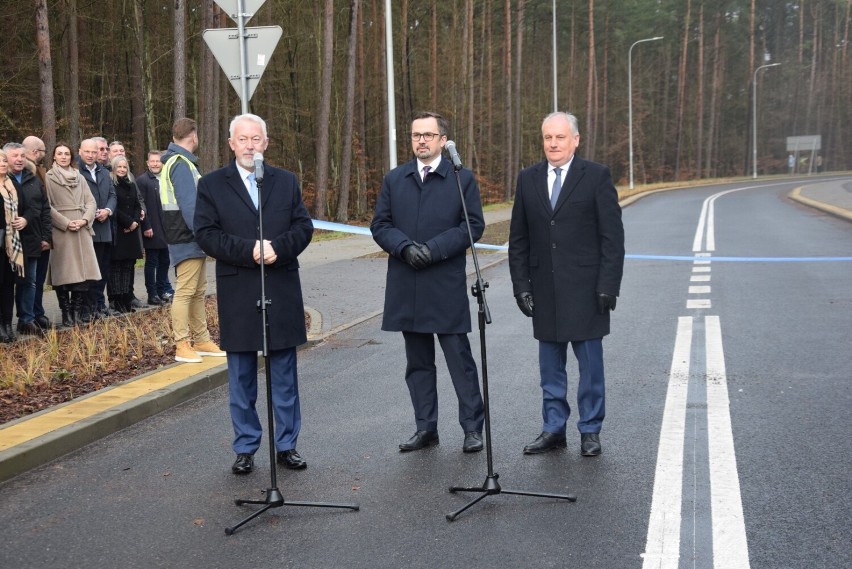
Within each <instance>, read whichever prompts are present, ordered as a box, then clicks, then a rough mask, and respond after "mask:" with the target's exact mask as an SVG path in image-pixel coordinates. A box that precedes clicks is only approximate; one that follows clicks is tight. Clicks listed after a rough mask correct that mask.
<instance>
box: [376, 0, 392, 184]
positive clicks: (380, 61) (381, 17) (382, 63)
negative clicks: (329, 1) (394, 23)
mask: <svg viewBox="0 0 852 569" xmlns="http://www.w3.org/2000/svg"><path fill="white" fill-rule="evenodd" d="M382 6H384V3H382ZM373 15H374V17H373V21H375V22H377V23H378V25H377V26H376V38H378V41H377V43H379V45H381V47H380V48H379V53H380V54H381V56H380V57H378V58H377V60H374V61H375V63H376V66H378V69H377V70H376V72H375V75H376V76H377V77H378V78H379V88H378V91H379V93H380V96H381V102H382V106H381V111H380V112H379V114H380V115H381V117H382V119H381V120H382V140H383V141H384V150H385V151H384V152H383V153H382V170H383V171H385V172H387V171H388V170H390V153H391V151H393V153H394V155H396V154H397V151H396V146H394V147H393V148H391V144H392V141H391V139H390V135H389V134H388V131H389V130H390V124H389V121H388V105H389V101H388V90H387V84H388V73H387V69H388V65H387V61H388V53H387V50H386V49H385V47H384V37H385V13H384V8H383V9H382V10H381V11H379V10H378V9H377V8H376V0H373Z"/></svg>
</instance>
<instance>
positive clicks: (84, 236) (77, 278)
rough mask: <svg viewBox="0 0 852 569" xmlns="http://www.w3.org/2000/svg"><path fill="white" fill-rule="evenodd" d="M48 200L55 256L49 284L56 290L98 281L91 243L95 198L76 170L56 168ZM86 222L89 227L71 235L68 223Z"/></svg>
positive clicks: (51, 174) (49, 180)
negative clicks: (80, 220)
mask: <svg viewBox="0 0 852 569" xmlns="http://www.w3.org/2000/svg"><path fill="white" fill-rule="evenodd" d="M45 179H46V181H47V187H46V190H47V198H48V200H49V202H50V217H51V222H52V223H51V225H52V227H53V252H52V253H51V255H50V283H51V284H52V285H53V286H60V285H66V284H77V283H81V282H84V281H98V280H100V279H101V272H100V270H99V269H98V259H97V257H96V256H95V247H94V244H93V242H92V236H93V235H94V230H93V229H92V222H93V221H94V219H95V209H96V205H95V198H94V197H93V196H92V192H91V191H89V186H88V184H86V182H84V181H83V177H82V176H81V175H80V173H79V171H78V170H76V169H68V170H64V169H62V168H60V167H59V166H58V165H54V166H53V167H52V168H51V169H50V170H48V172H47V175H46V176H45ZM77 219H85V220H86V221H87V222H88V224H87V225H86V226H85V227H83V228H82V229H79V230H77V231H69V230H68V223H69V222H71V221H74V220H77Z"/></svg>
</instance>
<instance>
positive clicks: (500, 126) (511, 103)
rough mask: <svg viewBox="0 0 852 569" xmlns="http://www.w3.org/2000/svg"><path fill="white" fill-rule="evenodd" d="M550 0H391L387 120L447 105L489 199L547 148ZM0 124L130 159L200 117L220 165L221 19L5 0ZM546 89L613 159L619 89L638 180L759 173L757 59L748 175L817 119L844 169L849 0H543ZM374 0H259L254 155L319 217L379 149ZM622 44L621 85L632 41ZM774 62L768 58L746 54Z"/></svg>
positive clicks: (586, 142)
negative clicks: (266, 28)
mask: <svg viewBox="0 0 852 569" xmlns="http://www.w3.org/2000/svg"><path fill="white" fill-rule="evenodd" d="M553 4H554V3H553V2H552V0H526V1H525V0H440V1H438V0H428V1H423V2H409V1H408V0H394V1H393V2H392V21H393V25H392V29H393V66H394V71H393V72H394V80H395V86H396V88H395V99H394V102H395V109H396V113H395V114H396V117H395V120H396V127H397V133H398V134H397V140H396V144H395V152H396V156H397V159H398V161H399V162H400V163H401V162H403V161H405V160H407V159H409V158H410V156H411V146H410V142H409V132H408V130H409V128H408V127H409V124H410V117H411V114H412V112H413V111H415V110H421V109H428V110H434V111H437V112H440V113H442V114H443V115H445V116H446V117H447V118H448V119H449V121H450V124H451V126H452V131H451V133H450V137H451V138H453V139H454V140H455V141H456V143H457V145H458V147H459V150H460V152H461V155H462V157H463V158H464V159H465V163H466V165H467V166H469V167H470V168H472V169H473V170H474V172H475V173H476V175H477V178H478V180H479V183H480V186H481V189H482V193H483V199H484V201H486V202H491V201H503V200H507V199H511V197H512V195H513V193H514V180H515V178H516V176H517V173H518V171H519V170H520V169H521V168H523V167H525V166H528V165H530V164H533V163H535V162H537V161H539V160H541V159H542V151H541V142H540V125H541V119H542V118H543V117H544V116H545V115H546V114H547V113H549V112H551V111H552V110H553V109H554V100H553V70H552V61H553V60H552V34H553V29H552V19H553V17H554V16H553ZM3 5H4V10H3V12H4V16H5V17H4V18H2V19H0V71H2V72H0V143H3V142H7V141H21V140H22V139H23V138H24V137H25V136H27V135H29V134H36V135H39V136H41V137H42V138H43V139H44V140H45V142H46V145H47V148H48V152H50V149H51V148H52V147H53V145H54V144H55V142H56V141H59V140H61V141H66V142H68V143H70V144H71V145H72V147H73V148H76V147H77V145H78V144H79V141H80V140H81V138H86V137H89V136H93V135H102V136H104V137H106V138H107V139H108V140H110V141H111V140H120V141H122V142H123V143H124V146H125V148H126V149H127V151H128V155H129V157H130V159H131V163H132V164H133V170H134V171H137V172H141V171H143V170H144V161H145V153H146V151H147V150H148V149H149V148H159V149H163V148H165V147H166V145H167V144H168V142H169V141H170V138H171V136H170V130H171V124H172V122H173V120H174V119H175V118H176V117H179V116H190V117H193V118H196V120H198V123H199V138H200V144H201V146H200V149H199V155H200V157H201V166H202V171H209V170H212V169H214V168H217V167H219V166H221V165H222V164H224V163H226V162H227V161H228V160H229V159H230V157H231V155H230V152H229V150H228V147H227V143H226V139H227V126H228V123H229V121H230V119H231V118H232V117H233V116H234V115H235V114H238V113H239V110H240V102H239V99H238V97H237V95H236V92H235V91H234V89H233V88H232V86H231V84H230V83H229V82H228V80H227V78H226V77H225V76H224V74H223V72H222V71H221V70H220V68H219V66H218V64H217V63H216V61H215V60H214V58H213V56H212V55H211V53H210V52H209V50H208V49H207V46H206V44H205V43H204V41H203V40H202V37H201V34H202V32H203V31H204V30H205V29H210V28H223V27H236V24H235V23H234V22H233V21H232V20H231V19H230V18H229V17H228V16H227V15H225V14H224V13H223V12H222V10H221V9H220V8H219V6H218V5H217V4H216V3H215V2H213V0H196V1H189V2H187V1H186V0H111V1H108V2H104V1H102V0H12V1H10V0H5V1H4V2H3ZM555 5H556V14H555V18H556V24H557V31H556V42H557V45H558V69H557V71H558V77H557V82H556V83H557V91H558V99H557V102H556V106H557V107H558V109H559V110H565V111H569V112H572V113H574V114H575V115H577V117H578V118H579V121H580V133H581V139H580V149H579V153H580V154H581V155H583V156H584V157H586V158H588V159H591V160H595V161H598V162H603V163H606V164H608V165H609V166H610V167H611V169H612V172H613V176H614V179H615V180H616V182H617V183H620V184H625V183H626V180H627V178H628V175H629V174H628V172H629V171H628V161H629V157H628V129H629V123H628V96H632V97H633V101H632V102H633V143H634V173H635V180H636V183H637V184H647V183H657V182H665V181H673V180H688V179H702V178H714V177H727V176H742V175H747V174H750V173H751V171H752V166H753V165H752V135H753V133H752V130H751V129H752V124H753V122H754V117H753V116H752V109H753V107H754V101H752V92H753V84H752V81H753V79H754V77H755V76H756V77H757V101H756V102H757V109H758V112H757V124H758V165H759V171H760V173H762V174H763V173H781V172H785V171H786V158H787V150H786V138H787V137H788V136H802V135H821V137H822V150H821V154H822V157H823V160H824V166H825V168H826V169H829V170H845V169H850V167H852V137H850V136H849V130H850V127H852V105H850V101H852V96H851V95H852V65H850V60H849V55H850V44H849V40H850V38H849V32H850V12H852V0H800V1H783V0H714V1H712V2H711V1H704V0H557V1H556V2H555ZM384 8H385V2H384V1H383V0H317V1H305V0H289V1H288V0H268V1H267V2H265V4H264V5H263V6H262V7H261V8H260V9H259V10H258V13H257V14H256V15H255V16H254V17H253V18H252V19H251V21H250V22H249V25H250V26H261V25H280V26H281V27H282V28H283V30H284V35H283V37H282V38H281V40H280V41H279V43H278V46H277V47H276V49H275V52H274V53H273V54H272V56H271V59H270V61H269V64H268V66H267V69H266V71H265V72H264V75H263V78H262V80H261V81H260V84H259V87H258V89H257V91H256V92H255V94H254V97H253V98H252V101H251V104H250V109H251V111H252V112H254V113H257V114H259V115H261V116H262V117H264V118H265V119H266V120H267V122H268V124H269V129H270V132H269V136H270V140H271V145H270V147H269V149H268V150H267V153H266V158H267V160H268V161H269V162H270V163H272V164H275V165H278V166H281V167H284V168H288V169H290V170H293V171H295V172H296V173H297V174H298V175H299V177H300V179H301V180H302V184H303V188H304V190H305V201H306V202H307V203H308V206H309V208H310V209H311V213H312V214H313V215H314V217H316V218H319V219H336V220H339V221H350V220H365V219H369V217H370V215H371V212H372V207H373V204H374V200H375V196H376V195H377V193H378V190H379V188H380V185H381V179H382V177H383V175H384V174H385V172H387V170H388V168H389V154H390V149H389V147H388V145H389V144H390V141H389V136H388V120H387V108H388V100H387V92H386V65H385V13H384ZM656 36H663V39H662V40H658V41H653V42H643V43H639V44H637V45H636V46H635V47H634V49H633V50H632V69H631V71H632V93H630V94H629V93H628V52H629V49H630V46H631V45H633V44H634V42H636V41H638V40H642V39H646V38H651V37H656ZM769 63H780V64H781V65H780V66H777V67H772V68H765V69H763V70H761V71H759V72H758V73H757V74H756V73H755V72H756V70H757V69H758V68H759V67H760V66H763V65H766V64H769Z"/></svg>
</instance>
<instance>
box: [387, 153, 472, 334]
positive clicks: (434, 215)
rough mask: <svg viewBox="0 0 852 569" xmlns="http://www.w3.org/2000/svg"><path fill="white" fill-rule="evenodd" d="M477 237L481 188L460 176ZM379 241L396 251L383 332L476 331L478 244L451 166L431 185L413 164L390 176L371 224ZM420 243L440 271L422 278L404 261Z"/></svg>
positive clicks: (445, 164) (444, 164)
mask: <svg viewBox="0 0 852 569" xmlns="http://www.w3.org/2000/svg"><path fill="white" fill-rule="evenodd" d="M459 175H460V179H461V185H462V191H463V193H464V201H465V205H466V207H467V211H468V215H469V216H470V224H471V231H472V233H473V238H474V240H475V241H478V240H479V238H480V237H481V236H482V232H483V230H484V229H485V220H484V218H483V215H482V204H481V203H480V200H479V186H477V184H476V180H475V179H474V177H473V173H472V172H471V171H470V170H461V171H460V172H459ZM370 230H371V231H372V233H373V239H375V241H376V243H378V244H379V245H380V246H381V248H382V249H384V250H385V251H387V252H388V254H389V258H388V275H387V286H386V288H385V311H384V316H383V319H382V330H388V331H403V332H422V333H440V334H461V333H466V332H470V328H471V326H470V300H469V298H468V292H467V276H466V271H465V265H466V261H467V259H466V251H467V249H468V247H470V237H469V236H468V233H467V226H466V225H465V221H464V214H463V211H462V201H461V196H460V195H459V189H458V185H457V183H456V176H455V174H454V173H453V167H452V164H451V163H450V162H449V161H448V160H447V159H446V158H444V159H442V160H441V164H440V165H439V166H438V168H437V169H435V171H434V172H430V173H429V176H428V177H427V178H426V182H425V183H424V182H423V181H421V179H420V173H419V172H418V171H417V160H411V161H409V162H406V163H405V164H402V165H401V166H399V167H398V168H395V169H393V170H391V171H390V172H388V174H387V176H385V179H384V182H383V183H382V191H381V193H380V195H379V199H378V201H377V203H376V213H375V216H374V217H373V221H372V223H371V224H370ZM414 241H417V242H418V243H425V244H426V245H428V247H429V251H430V252H431V254H432V264H431V265H430V266H428V267H426V268H425V269H421V270H419V271H415V270H414V269H412V268H411V267H409V266H408V264H407V263H406V262H405V260H404V259H403V257H402V251H403V249H405V247H406V246H407V245H411V244H412V243H413V242H414Z"/></svg>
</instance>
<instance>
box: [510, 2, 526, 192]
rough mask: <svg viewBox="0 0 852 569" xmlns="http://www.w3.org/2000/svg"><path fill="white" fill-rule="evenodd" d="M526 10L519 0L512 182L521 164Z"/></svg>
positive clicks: (516, 34)
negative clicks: (522, 80)
mask: <svg viewBox="0 0 852 569" xmlns="http://www.w3.org/2000/svg"><path fill="white" fill-rule="evenodd" d="M524 8H525V6H524V0H518V21H517V23H516V32H515V45H516V48H515V49H516V50H517V53H518V59H517V61H516V62H515V63H516V65H515V97H514V101H513V105H512V106H513V107H514V109H513V110H512V114H513V115H514V116H513V118H512V120H513V122H514V123H515V124H514V132H515V144H514V148H513V151H514V152H513V154H512V162H511V170H512V178H511V179H512V180H515V179H516V178H517V177H518V176H517V173H518V167H519V166H518V165H519V164H520V163H521V99H523V97H521V96H520V94H521V93H522V90H521V79H522V75H523V71H522V69H521V68H522V67H523V65H522V64H523V59H524V58H523V54H524ZM507 80H508V78H507Z"/></svg>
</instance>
